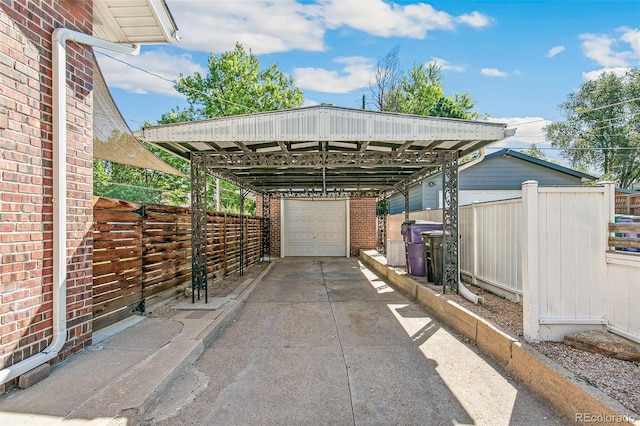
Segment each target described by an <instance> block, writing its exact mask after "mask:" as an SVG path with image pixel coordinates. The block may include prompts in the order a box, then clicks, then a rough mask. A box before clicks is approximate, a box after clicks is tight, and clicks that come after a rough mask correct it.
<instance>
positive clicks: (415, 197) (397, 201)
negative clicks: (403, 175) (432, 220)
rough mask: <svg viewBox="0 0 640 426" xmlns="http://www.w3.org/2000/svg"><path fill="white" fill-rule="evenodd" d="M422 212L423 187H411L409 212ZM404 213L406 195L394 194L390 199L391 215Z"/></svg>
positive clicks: (418, 185)
mask: <svg viewBox="0 0 640 426" xmlns="http://www.w3.org/2000/svg"><path fill="white" fill-rule="evenodd" d="M418 210H422V185H420V184H417V185H413V186H410V187H409V211H410V212H415V211H418ZM403 211H404V194H400V193H397V194H393V195H392V196H391V198H390V199H389V213H390V214H396V213H402V212H403Z"/></svg>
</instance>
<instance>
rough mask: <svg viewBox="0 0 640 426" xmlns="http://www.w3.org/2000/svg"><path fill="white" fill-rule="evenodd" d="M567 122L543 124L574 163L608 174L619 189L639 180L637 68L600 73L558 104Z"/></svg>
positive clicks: (639, 74) (639, 78)
mask: <svg viewBox="0 0 640 426" xmlns="http://www.w3.org/2000/svg"><path fill="white" fill-rule="evenodd" d="M560 109H561V110H562V111H563V112H564V115H565V120H564V121H562V122H558V123H553V124H551V125H549V126H547V127H545V134H546V137H547V139H548V140H550V141H551V143H552V145H553V146H554V147H556V148H558V149H559V150H560V153H561V155H562V156H563V157H565V158H566V159H567V160H569V162H570V163H571V165H572V166H574V167H578V168H582V169H588V170H592V171H593V172H595V173H597V174H600V175H601V176H611V177H612V178H613V179H614V180H615V181H616V183H617V185H618V186H619V187H621V188H630V187H631V185H632V184H633V183H634V182H638V181H640V70H639V69H631V70H629V71H627V73H626V74H625V75H624V76H622V77H620V76H617V75H615V74H613V73H603V74H602V75H601V76H600V77H599V78H598V79H597V80H591V81H587V82H585V83H584V84H583V85H582V87H581V88H580V90H579V91H578V92H572V93H570V94H569V96H568V99H567V100H566V101H565V102H564V103H562V104H561V105H560Z"/></svg>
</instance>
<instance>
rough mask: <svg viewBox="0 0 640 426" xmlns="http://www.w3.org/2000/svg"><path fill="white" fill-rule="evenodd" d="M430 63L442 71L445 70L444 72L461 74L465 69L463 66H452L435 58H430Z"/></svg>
mask: <svg viewBox="0 0 640 426" xmlns="http://www.w3.org/2000/svg"><path fill="white" fill-rule="evenodd" d="M431 63H434V64H436V65H437V66H439V67H440V68H441V69H442V70H445V71H456V72H463V71H465V70H466V69H467V67H466V66H465V65H454V64H452V63H451V62H449V61H447V60H445V59H442V58H436V57H435V56H434V57H432V58H431Z"/></svg>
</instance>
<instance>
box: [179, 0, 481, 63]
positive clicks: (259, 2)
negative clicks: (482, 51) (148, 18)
mask: <svg viewBox="0 0 640 426" xmlns="http://www.w3.org/2000/svg"><path fill="white" fill-rule="evenodd" d="M167 3H168V5H169V7H170V9H171V13H172V14H173V16H174V18H175V20H176V23H177V25H178V28H179V33H180V35H181V37H182V41H181V42H180V44H179V46H181V47H183V48H185V49H188V50H197V51H202V52H214V53H221V52H224V51H229V50H233V48H234V46H235V44H236V42H240V43H242V44H243V46H244V47H245V48H247V49H251V50H252V51H253V52H254V53H256V54H265V53H274V52H288V51H291V50H305V51H324V50H325V44H324V36H325V32H326V30H327V29H338V28H353V29H356V30H360V31H364V32H366V33H368V34H372V35H375V36H382V37H391V36H397V37H410V38H418V39H422V38H424V37H425V36H426V33H427V31H431V30H454V29H455V28H456V27H457V26H459V25H468V26H470V27H472V28H483V27H486V26H487V25H489V23H490V18H489V17H488V16H486V15H483V14H481V13H480V12H477V11H474V12H470V13H466V14H463V15H460V16H457V17H456V16H452V15H450V14H448V13H446V12H444V11H441V10H436V9H434V8H433V7H432V6H431V5H428V4H426V3H418V4H406V5H405V4H403V3H402V2H397V3H394V2H388V1H385V0H359V1H345V0H318V1H317V2H314V3H308V2H299V1H298V0H278V1H273V0H231V1H210V0H208V1H204V0H167ZM363 11H366V13H363Z"/></svg>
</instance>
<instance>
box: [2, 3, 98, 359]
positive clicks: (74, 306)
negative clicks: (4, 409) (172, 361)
mask: <svg viewBox="0 0 640 426" xmlns="http://www.w3.org/2000/svg"><path fill="white" fill-rule="evenodd" d="M92 9H93V4H92V2H91V1H90V0H89V1H84V0H83V1H80V0H46V1H45V0H42V1H35V0H34V1H31V0H4V1H2V2H0V39H1V40H2V42H0V114H2V116H3V117H4V118H6V128H2V129H0V155H1V157H0V193H1V200H0V257H1V266H0V268H1V269H0V272H1V274H0V336H1V337H0V367H3V368H4V367H7V366H10V365H13V364H15V363H17V362H19V361H21V360H23V359H26V358H28V357H30V356H31V355H34V354H36V353H38V352H40V351H42V350H43V349H44V348H45V347H47V346H48V344H49V342H50V341H51V337H52V334H53V333H52V309H53V302H52V284H53V278H52V276H53V261H52V256H53V253H52V246H53V243H52V239H53V230H52V229H53V228H52V221H53V218H52V211H53V209H52V184H53V178H52V176H53V171H52V133H51V132H52V114H53V109H52V74H51V66H52V62H51V60H52V51H51V34H52V32H53V29H54V28H57V27H66V28H71V29H74V30H77V31H81V32H84V33H87V34H91V33H92V20H93V12H92ZM67 52H68V53H67V57H68V63H67V85H66V87H67V107H68V115H67V120H68V125H67V139H68V150H67V161H68V162H67V173H68V183H67V194H68V197H67V198H68V199H67V204H68V210H67V221H68V225H67V230H66V233H67V265H68V276H67V278H68V280H67V303H68V312H67V326H68V342H67V344H66V345H65V346H64V348H63V350H62V351H61V352H60V355H59V356H58V359H57V360H54V361H59V360H60V359H62V358H64V357H67V356H69V355H70V354H72V353H74V352H77V351H78V350H80V349H82V348H83V347H85V346H87V345H88V344H90V342H91V306H92V302H91V285H92V260H91V258H92V245H93V240H92V232H91V227H92V221H93V217H92V206H91V199H92V193H93V189H92V187H93V177H92V174H93V166H92V161H93V150H92V139H93V138H92V126H93V116H92V105H93V101H92V97H91V89H92V83H93V80H92V71H93V66H92V56H91V50H90V49H89V48H87V47H83V46H79V45H77V44H74V43H68V44H67ZM0 122H2V120H0Z"/></svg>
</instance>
